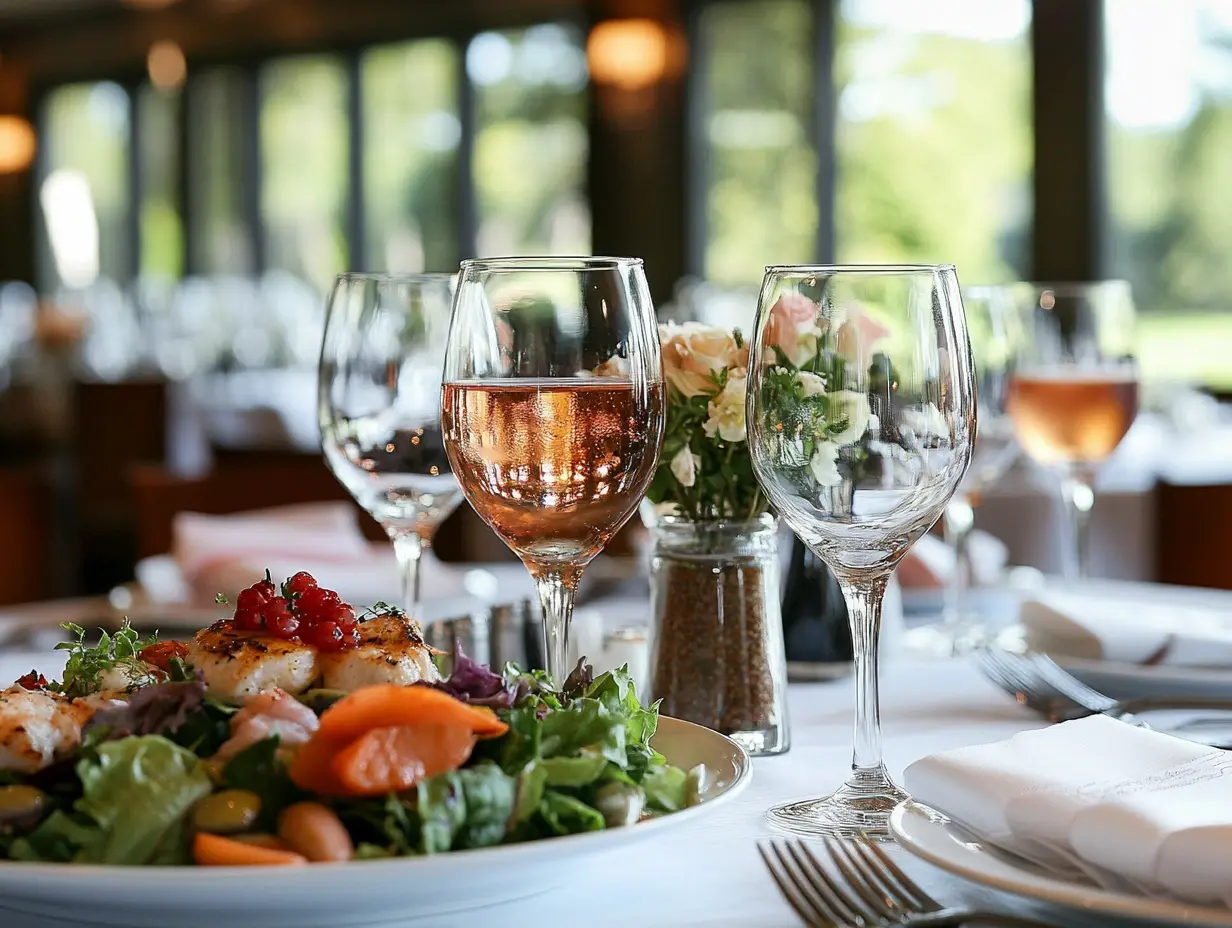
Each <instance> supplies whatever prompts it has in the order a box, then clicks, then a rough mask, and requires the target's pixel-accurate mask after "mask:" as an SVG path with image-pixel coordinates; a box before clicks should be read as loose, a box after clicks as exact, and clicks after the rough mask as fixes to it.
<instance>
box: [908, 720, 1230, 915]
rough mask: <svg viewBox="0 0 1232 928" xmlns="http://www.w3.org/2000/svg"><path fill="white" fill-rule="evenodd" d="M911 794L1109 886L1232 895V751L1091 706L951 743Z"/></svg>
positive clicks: (914, 771) (998, 840)
mask: <svg viewBox="0 0 1232 928" xmlns="http://www.w3.org/2000/svg"><path fill="white" fill-rule="evenodd" d="M904 782H905V785H906V787H907V789H908V790H909V791H910V792H911V794H912V795H913V796H914V797H915V798H916V799H917V800H919V801H920V802H922V803H924V804H925V805H927V806H930V807H932V808H934V809H937V810H938V811H940V812H943V813H945V814H946V815H947V816H949V817H950V818H952V819H953V820H954V821H956V822H958V823H959V824H961V825H963V826H964V827H965V828H967V829H968V830H969V831H971V832H972V833H973V834H975V835H976V836H977V837H979V838H981V839H982V840H984V841H986V842H988V843H989V844H992V845H994V846H996V847H999V848H1002V849H1003V850H1006V851H1010V852H1012V853H1015V854H1018V855H1019V856H1021V857H1023V858H1026V859H1027V860H1031V861H1034V862H1035V863H1036V864H1038V865H1040V866H1043V867H1045V868H1047V869H1049V870H1052V871H1054V872H1056V873H1058V874H1059V875H1061V876H1065V877H1073V876H1075V875H1079V874H1081V875H1085V876H1086V877H1087V878H1088V879H1090V880H1092V881H1094V882H1095V883H1097V884H1099V885H1101V886H1104V887H1106V888H1110V889H1119V890H1121V891H1134V892H1140V893H1144V894H1147V895H1153V896H1164V897H1173V898H1178V899H1183V900H1186V901H1190V902H1196V903H1203V904H1224V905H1230V906H1232V754H1229V753H1227V752H1224V751H1219V750H1215V749H1212V748H1210V747H1208V746H1206V745H1202V744H1195V743H1193V742H1189V741H1184V740H1182V739H1180V738H1175V737H1173V736H1171V735H1166V734H1163V733H1161V732H1155V731H1148V730H1146V729H1142V728H1135V727H1134V726H1131V725H1127V724H1126V723H1124V722H1119V721H1115V720H1113V719H1110V718H1107V717H1105V716H1091V717H1090V718H1085V719H1079V720H1077V721H1073V722H1066V723H1064V724H1061V725H1054V726H1052V727H1051V728H1046V729H1041V730H1039V731H1029V732H1023V733H1021V734H1019V735H1015V736H1014V737H1013V738H1011V739H1009V740H1008V741H1000V742H995V743H993V744H983V745H975V746H972V747H966V748H959V749H957V750H952V751H944V752H942V753H940V754H934V755H932V756H929V757H925V758H923V759H922V760H918V761H916V762H915V763H914V764H912V765H911V766H910V767H908V768H907V771H906V773H905V775H904Z"/></svg>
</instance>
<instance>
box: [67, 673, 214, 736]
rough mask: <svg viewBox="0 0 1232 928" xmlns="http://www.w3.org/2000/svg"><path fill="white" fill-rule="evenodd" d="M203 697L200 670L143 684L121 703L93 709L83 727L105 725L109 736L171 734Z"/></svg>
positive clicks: (179, 726) (194, 709)
mask: <svg viewBox="0 0 1232 928" xmlns="http://www.w3.org/2000/svg"><path fill="white" fill-rule="evenodd" d="M204 700H205V680H204V679H203V678H202V676H201V674H200V672H198V674H197V676H196V678H194V679H192V680H184V681H178V682H168V683H156V684H154V685H153V686H143V687H141V689H139V690H137V691H136V692H134V693H133V695H132V697H131V698H130V699H129V700H128V702H126V703H124V704H123V705H118V706H108V707H107V708H105V709H100V710H99V711H98V712H95V713H94V715H93V716H92V717H91V718H90V721H89V722H87V723H86V726H85V731H86V732H88V731H90V730H91V729H95V728H99V727H104V726H105V727H106V728H108V729H110V731H109V733H108V735H107V738H108V739H109V740H115V739H117V738H127V737H129V736H130V735H171V734H175V732H177V731H179V729H180V728H181V727H182V726H183V725H184V723H185V721H187V719H188V716H189V715H190V714H191V713H192V712H194V711H196V710H197V709H198V708H200V706H201V704H202V702H203V701H204Z"/></svg>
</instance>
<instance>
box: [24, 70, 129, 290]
mask: <svg viewBox="0 0 1232 928" xmlns="http://www.w3.org/2000/svg"><path fill="white" fill-rule="evenodd" d="M130 117H131V114H130V110H129V97H128V94H127V93H126V92H125V91H124V88H122V87H121V86H120V85H119V84H113V83H110V82H106V81H105V82H101V83H97V84H72V85H69V86H67V87H60V88H58V89H57V90H56V91H54V92H53V93H52V94H51V95H50V96H48V98H47V100H46V103H45V105H44V108H43V113H42V132H41V133H40V135H41V137H42V139H43V145H44V151H43V154H42V172H41V178H40V183H39V190H38V198H39V205H40V207H41V212H42V217H43V228H44V231H45V236H44V241H43V247H42V249H40V252H41V261H40V265H41V267H40V276H41V278H42V284H43V288H44V289H45V290H54V289H57V288H59V287H67V288H70V289H80V288H85V287H88V286H90V285H91V284H93V283H94V282H95V281H97V280H98V279H99V278H100V277H101V278H110V279H112V280H126V279H127V278H128V277H129V276H130V268H131V266H132V262H133V258H134V256H133V255H132V254H131V246H132V243H131V236H130V234H129V216H130V209H131V204H130V186H129V169H128V165H129V157H130V151H129V148H130V145H129V141H130V137H131V122H130Z"/></svg>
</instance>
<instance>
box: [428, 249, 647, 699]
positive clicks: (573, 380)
mask: <svg viewBox="0 0 1232 928" xmlns="http://www.w3.org/2000/svg"><path fill="white" fill-rule="evenodd" d="M664 415H665V413H664V385H663V364H662V360H661V358H660V351H659V334H658V326H657V323H656V320H655V313H654V307H653V305H652V303H651V300H650V293H649V290H648V288H647V286H646V278H645V275H644V274H643V271H642V262H641V261H640V260H639V259H635V258H598V257H585V258H568V257H560V258H557V257H552V258H533V257H519V258H489V259H483V260H473V261H463V262H462V266H461V271H460V274H459V278H458V288H457V292H456V294H455V296H454V301H453V318H452V321H451V323H450V329H449V342H448V347H447V349H446V353H445V374H444V385H443V387H442V400H441V425H442V429H443V431H444V436H445V450H446V451H447V453H448V455H449V461H450V464H451V465H452V467H453V472H454V474H456V475H457V478H458V482H459V483H460V484H461V486H462V492H463V493H464V494H465V495H466V498H467V500H468V501H469V502H470V504H471V506H472V507H473V508H474V510H475V511H476V512H477V513H479V515H480V517H481V518H483V520H484V521H485V522H487V523H488V525H490V526H491V527H492V529H493V531H495V532H496V534H497V535H498V536H500V538H501V539H502V540H503V541H504V542H505V544H507V545H508V546H509V547H510V548H511V549H512V550H513V552H514V553H515V554H517V556H518V557H519V558H521V560H522V562H523V563H524V564H525V565H526V567H527V568H528V569H529V571H530V573H531V576H532V577H533V578H534V580H535V584H536V586H537V587H538V591H539V599H540V602H541V604H542V606H543V615H544V623H543V624H544V636H545V653H546V655H547V665H548V666H547V670H548V673H549V674H550V676H551V678H552V680H553V681H555V682H556V683H557V684H558V685H559V684H560V683H562V682H563V680H564V678H565V675H566V674H567V673H568V670H569V668H568V667H567V666H566V660H567V658H566V654H567V645H568V634H569V622H570V619H571V616H572V613H573V601H574V596H575V594H576V591H577V586H578V581H579V580H580V579H581V576H582V570H583V568H584V567H585V566H586V565H587V564H588V563H589V562H590V561H591V560H592V559H593V558H594V557H595V555H597V554H598V553H599V552H600V551H601V550H603V548H604V546H605V545H606V544H607V543H608V541H609V540H610V539H611V538H612V536H613V535H615V534H616V532H617V530H618V529H620V527H621V526H622V525H624V524H625V522H626V521H628V519H629V517H630V516H631V515H632V514H633V513H634V512H635V511H636V509H637V507H638V504H639V503H640V502H641V499H642V497H643V495H644V494H645V492H646V489H647V487H648V486H649V485H650V481H651V478H652V477H653V476H654V472H655V468H656V467H657V465H658V462H659V451H660V448H661V446H662V444H663V426H664Z"/></svg>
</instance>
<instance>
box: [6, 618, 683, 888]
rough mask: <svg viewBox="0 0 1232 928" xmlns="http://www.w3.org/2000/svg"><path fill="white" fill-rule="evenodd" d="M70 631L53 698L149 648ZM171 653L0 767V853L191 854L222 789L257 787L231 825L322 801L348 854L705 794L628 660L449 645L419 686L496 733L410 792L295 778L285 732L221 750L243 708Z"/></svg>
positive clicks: (485, 836) (659, 808) (554, 826)
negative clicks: (84, 718) (568, 663)
mask: <svg viewBox="0 0 1232 928" xmlns="http://www.w3.org/2000/svg"><path fill="white" fill-rule="evenodd" d="M73 633H74V635H76V636H77V637H76V640H75V641H74V642H73V643H71V644H70V645H68V648H69V651H70V655H69V661H68V671H67V672H66V674H65V680H64V682H63V683H62V684H57V685H54V686H53V685H51V684H48V686H47V689H48V690H49V691H52V692H57V693H62V694H63V697H61V698H66V697H68V696H72V695H76V696H81V695H85V694H88V693H91V692H94V691H96V689H97V687H98V683H99V680H100V678H101V677H102V676H103V675H104V674H106V673H107V672H109V671H110V670H112V669H114V668H115V667H117V666H120V667H124V666H126V664H127V663H131V662H133V661H134V660H135V658H136V656H137V654H138V653H140V652H141V650H142V648H143V647H145V646H148V644H149V642H139V641H137V640H136V635H135V634H133V633H132V632H131V630H129V629H127V628H126V629H125V630H122V631H121V632H119V633H118V634H116V635H115V636H112V637H110V638H106V637H105V638H104V640H103V641H102V643H101V644H100V645H99V646H96V647H94V648H89V647H87V646H86V645H85V643H84V633H83V632H81V633H79V632H78V630H76V629H73ZM130 639H131V640H130ZM166 666H167V670H166V671H165V672H164V673H161V674H159V675H158V679H159V682H149V681H144V682H143V683H141V684H136V683H135V685H134V687H133V689H132V691H131V695H130V697H129V698H128V699H127V700H125V701H122V702H120V701H117V702H115V703H114V704H111V705H108V706H106V707H104V708H101V709H99V710H98V711H97V712H95V713H94V715H93V717H92V718H91V719H90V720H89V721H88V722H87V723H86V725H85V726H84V728H83V730H82V738H81V743H80V745H79V746H78V747H77V749H76V750H75V751H74V753H73V754H72V755H71V756H69V757H67V758H65V759H64V760H61V761H58V762H56V763H53V764H52V765H50V766H48V767H46V768H45V769H42V770H40V771H39V772H37V773H32V774H14V773H11V772H10V773H4V772H0V859H9V860H16V861H44V862H80V863H100V864H124V865H155V864H191V863H193V862H194V850H193V840H194V833H195V831H196V830H198V828H199V827H200V822H201V821H202V819H201V814H200V813H201V810H202V808H203V805H204V804H205V802H206V801H207V800H209V799H210V798H211V797H215V798H217V797H218V796H219V794H220V793H222V792H223V791H239V792H240V793H242V794H243V795H244V796H247V797H250V798H249V800H248V802H249V803H250V804H251V809H250V810H249V811H250V813H251V814H250V815H249V817H248V818H247V819H245V822H244V823H245V830H246V831H248V832H253V834H251V835H245V836H241V837H251V838H253V839H256V838H258V837H260V835H259V834H257V833H260V832H273V831H274V830H275V828H276V823H277V822H278V821H279V816H280V815H281V814H282V813H283V812H284V811H285V810H287V809H288V808H289V807H292V806H293V805H295V804H297V803H303V802H305V801H306V800H309V801H311V802H313V803H319V804H322V805H324V806H326V807H328V809H330V810H331V811H332V813H334V814H335V815H336V816H337V819H338V820H340V821H341V823H342V824H343V825H344V826H345V828H346V831H347V833H348V834H349V836H350V839H351V842H352V846H353V848H354V851H353V857H354V858H355V859H371V858H383V857H395V856H405V855H416V854H434V853H441V852H445V851H454V850H462V849H466V848H478V847H488V846H492V845H498V844H504V843H511V842H519V841H529V840H536V839H540V838H547V837H552V836H557V835H568V834H576V833H579V832H586V831H597V830H600V829H604V828H611V827H620V826H627V825H632V824H634V823H636V822H638V821H641V820H643V819H645V818H648V817H653V816H658V815H663V814H667V813H671V812H675V811H678V810H680V809H682V808H684V807H686V806H687V805H690V804H692V803H694V802H696V801H697V798H698V789H699V778H700V772H694V773H686V772H685V771H684V770H681V769H679V768H676V767H673V766H671V765H669V764H668V763H667V762H666V761H665V759H664V757H663V756H662V755H661V754H659V753H658V752H656V751H655V750H654V749H653V748H652V747H651V746H650V739H651V736H652V735H653V734H654V733H655V728H656V725H657V722H658V711H657V704H656V705H651V706H649V707H646V706H642V705H641V703H640V702H639V701H638V698H637V695H636V693H635V689H634V686H633V684H632V681H631V680H630V677H629V674H628V672H627V669H626V668H620V669H618V670H615V671H611V672H608V673H604V674H601V675H599V676H597V677H595V676H593V674H592V671H591V669H590V668H589V667H588V666H586V665H585V664H583V663H579V665H578V667H577V669H575V670H574V672H573V673H572V674H571V675H570V676H569V678H568V680H566V682H565V683H564V685H563V686H561V687H560V688H559V689H557V688H554V687H553V686H551V685H550V684H549V682H548V680H547V679H546V677H545V675H543V674H542V673H540V672H526V671H523V670H521V669H519V668H518V667H516V666H514V665H509V666H506V667H505V668H504V670H503V671H502V672H500V673H497V672H494V671H492V670H490V669H489V668H487V667H484V666H482V665H480V664H478V663H476V662H474V661H472V660H470V659H469V658H467V657H466V656H465V655H463V654H462V653H461V652H460V651H459V652H457V653H456V654H455V655H454V661H453V670H452V672H451V673H450V674H449V675H448V676H447V677H445V678H444V679H443V680H442V681H441V682H437V683H431V684H415V685H416V686H430V687H433V688H435V689H437V690H439V691H441V692H443V693H445V694H448V696H450V697H452V698H453V699H456V700H458V701H459V702H462V703H466V704H469V705H471V706H476V707H485V708H483V709H481V710H477V711H481V712H484V713H493V714H494V715H495V717H496V718H497V719H499V720H500V722H502V723H503V725H502V726H501V728H502V731H503V733H502V734H500V735H499V736H498V737H490V738H487V739H486V740H478V741H475V742H474V748H473V750H472V751H471V752H470V754H469V757H467V758H466V760H465V761H464V762H463V763H461V764H460V765H459V766H457V767H456V768H455V769H449V770H446V771H444V772H439V773H436V774H435V775H431V776H424V777H422V778H420V779H418V780H417V781H416V782H414V784H413V786H412V787H411V788H409V789H405V790H403V791H400V792H388V793H385V794H384V795H379V796H338V795H332V796H331V795H318V794H314V793H313V792H312V791H309V790H305V789H303V788H301V787H300V786H297V785H296V781H295V780H294V779H293V778H292V776H291V774H290V763H291V759H292V757H293V754H292V752H290V751H288V750H285V749H283V748H282V746H281V745H280V739H279V737H278V736H277V735H275V736H273V737H268V738H264V739H263V740H259V741H256V742H255V743H253V744H251V745H249V746H247V747H245V748H243V749H242V750H240V751H239V752H238V753H235V754H234V755H233V756H230V757H229V759H227V760H225V762H224V761H222V760H220V759H219V758H218V757H216V756H215V755H216V753H217V752H218V749H219V747H220V746H221V745H222V744H223V743H224V742H226V741H227V739H228V738H229V737H230V736H231V733H232V732H231V727H232V726H231V722H232V717H233V715H234V714H235V713H236V712H237V709H236V708H235V707H231V706H227V705H224V704H222V703H219V702H216V701H215V700H213V699H212V698H211V697H210V696H209V695H207V693H206V689H205V685H204V683H203V682H202V680H201V679H200V676H199V675H198V674H196V673H195V672H194V671H193V669H192V668H191V666H189V665H186V664H185V663H184V662H183V661H182V660H180V659H178V658H175V657H173V658H172V659H171V661H170V662H169V663H168V664H167V665H166ZM143 672H148V669H146V670H144V671H143ZM341 698H345V697H344V696H343V694H337V693H326V692H322V691H315V692H309V693H305V694H303V695H302V696H300V697H298V699H299V702H300V703H302V704H303V705H306V706H308V707H309V708H311V709H312V711H313V712H314V713H315V714H316V715H318V716H320V715H321V714H322V713H323V712H325V711H327V710H328V708H329V707H330V706H331V705H332V704H334V703H335V702H336V701H337V700H339V699H341ZM451 704H452V703H451ZM489 717H490V716H489ZM310 720H311V719H310ZM504 725H507V726H508V727H507V730H504ZM300 782H302V780H301V781H300ZM6 797H7V798H6ZM6 802H7V803H8V808H7V811H6V805H5V804H6ZM23 803H24V805H23ZM198 862H201V861H200V860H198Z"/></svg>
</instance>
